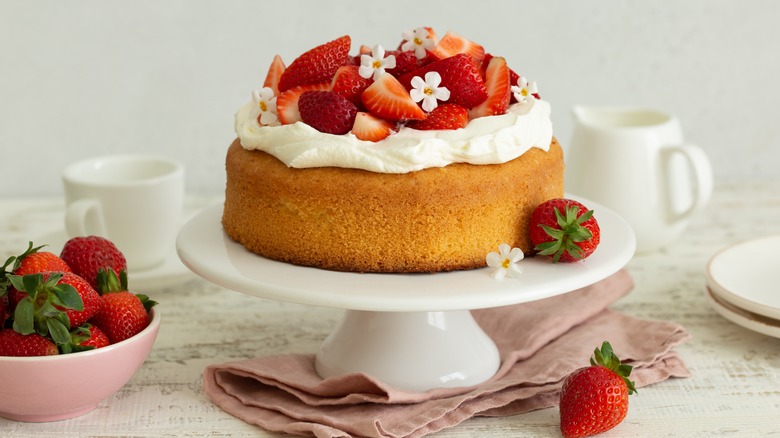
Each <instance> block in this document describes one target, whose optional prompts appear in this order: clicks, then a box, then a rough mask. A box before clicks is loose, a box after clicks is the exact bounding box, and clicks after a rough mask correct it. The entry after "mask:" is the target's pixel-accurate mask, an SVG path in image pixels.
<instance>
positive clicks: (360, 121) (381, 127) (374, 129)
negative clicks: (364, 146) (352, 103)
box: [352, 112, 395, 141]
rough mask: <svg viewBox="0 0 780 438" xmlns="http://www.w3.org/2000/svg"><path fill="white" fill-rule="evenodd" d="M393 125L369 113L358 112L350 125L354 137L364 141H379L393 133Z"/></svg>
mask: <svg viewBox="0 0 780 438" xmlns="http://www.w3.org/2000/svg"><path fill="white" fill-rule="evenodd" d="M394 128H395V125H394V124H393V123H390V122H389V121H387V120H385V119H380V118H379V117H375V116H373V115H371V114H370V113H366V112H359V113H357V115H356V116H355V123H354V124H353V125H352V133H353V134H355V137H357V138H359V139H360V140H365V141H379V140H382V139H384V138H385V137H387V136H388V135H390V134H392V133H393V130H394Z"/></svg>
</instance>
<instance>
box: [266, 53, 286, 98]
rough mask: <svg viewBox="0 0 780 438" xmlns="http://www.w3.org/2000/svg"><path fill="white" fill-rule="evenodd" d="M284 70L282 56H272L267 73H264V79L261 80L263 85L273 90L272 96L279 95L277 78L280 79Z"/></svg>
mask: <svg viewBox="0 0 780 438" xmlns="http://www.w3.org/2000/svg"><path fill="white" fill-rule="evenodd" d="M284 70H285V66H284V61H282V57H281V56H279V55H276V56H274V59H273V61H271V65H270V66H269V67H268V73H266V75H265V81H264V82H263V87H268V88H270V89H272V90H274V96H278V95H279V80H281V78H282V73H284Z"/></svg>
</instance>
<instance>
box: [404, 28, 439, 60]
mask: <svg viewBox="0 0 780 438" xmlns="http://www.w3.org/2000/svg"><path fill="white" fill-rule="evenodd" d="M401 37H402V38H403V39H404V43H403V44H402V45H401V50H402V51H404V52H407V51H409V50H414V56H415V57H416V58H417V59H423V58H425V55H426V54H427V53H428V51H429V50H433V48H434V46H436V42H435V41H433V38H431V33H430V32H428V29H426V28H424V27H418V28H417V29H415V30H408V31H406V32H404V33H403V34H402V35H401Z"/></svg>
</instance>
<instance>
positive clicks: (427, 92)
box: [409, 71, 450, 112]
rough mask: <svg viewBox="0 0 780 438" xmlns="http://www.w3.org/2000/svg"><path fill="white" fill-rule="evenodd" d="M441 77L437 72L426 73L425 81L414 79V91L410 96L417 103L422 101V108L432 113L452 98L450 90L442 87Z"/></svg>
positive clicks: (417, 77)
mask: <svg viewBox="0 0 780 438" xmlns="http://www.w3.org/2000/svg"><path fill="white" fill-rule="evenodd" d="M439 85H441V75H440V74H439V73H438V72H435V71H429V72H428V73H425V80H423V78H421V77H419V76H415V77H413V78H412V87H413V88H412V90H411V91H410V92H409V95H410V96H412V99H413V100H414V101H415V102H419V101H422V108H423V109H424V110H425V111H427V112H431V111H433V110H434V109H436V107H437V106H439V101H440V100H441V101H442V102H444V101H446V100H448V99H449V98H450V90H448V89H447V88H446V87H440V86H439Z"/></svg>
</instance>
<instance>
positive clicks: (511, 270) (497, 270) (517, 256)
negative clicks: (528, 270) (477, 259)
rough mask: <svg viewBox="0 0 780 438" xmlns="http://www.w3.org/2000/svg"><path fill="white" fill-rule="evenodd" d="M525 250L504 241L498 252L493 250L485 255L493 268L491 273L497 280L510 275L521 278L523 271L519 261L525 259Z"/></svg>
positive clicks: (489, 265) (488, 263)
mask: <svg viewBox="0 0 780 438" xmlns="http://www.w3.org/2000/svg"><path fill="white" fill-rule="evenodd" d="M523 257H524V255H523V250H521V249H520V248H511V247H510V246H509V245H508V244H506V243H502V244H501V245H499V246H498V252H491V253H490V254H488V255H487V257H485V261H486V262H487V265H488V267H491V268H493V272H492V273H491V274H490V275H491V276H492V277H493V278H495V279H496V280H503V279H504V277H506V276H507V275H509V277H511V278H519V277H520V274H522V273H523V268H522V266H519V265H518V264H517V262H519V261H520V260H523Z"/></svg>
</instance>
